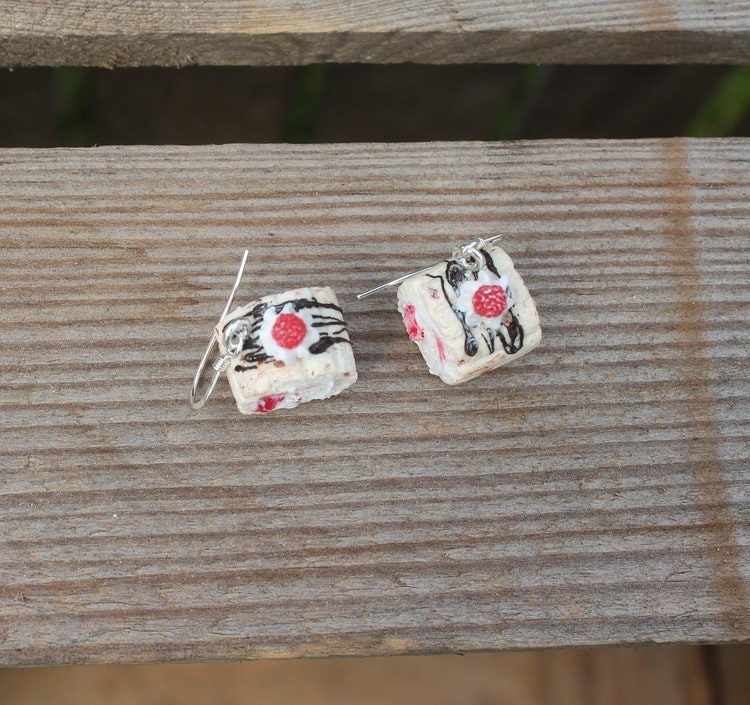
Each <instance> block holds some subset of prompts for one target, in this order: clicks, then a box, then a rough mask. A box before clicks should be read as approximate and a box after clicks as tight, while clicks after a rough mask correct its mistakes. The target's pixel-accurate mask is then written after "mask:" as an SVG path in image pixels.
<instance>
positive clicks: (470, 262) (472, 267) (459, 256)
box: [453, 238, 485, 272]
mask: <svg viewBox="0 0 750 705" xmlns="http://www.w3.org/2000/svg"><path fill="white" fill-rule="evenodd" d="M484 245H485V242H484V240H483V239H482V238H477V239H476V240H473V241H472V242H469V243H467V244H466V245H462V246H461V247H459V248H458V249H457V250H456V251H455V252H454V253H453V259H454V260H455V261H456V262H457V263H458V265H459V266H460V267H462V268H463V269H465V270H467V271H469V272H478V271H479V270H480V269H481V268H482V267H484V265H485V259H484V254H483V253H482V248H483V247H484Z"/></svg>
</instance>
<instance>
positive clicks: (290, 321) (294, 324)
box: [271, 313, 307, 350]
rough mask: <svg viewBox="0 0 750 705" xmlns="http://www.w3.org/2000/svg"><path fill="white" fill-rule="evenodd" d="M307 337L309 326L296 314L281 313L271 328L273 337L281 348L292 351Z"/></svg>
mask: <svg viewBox="0 0 750 705" xmlns="http://www.w3.org/2000/svg"><path fill="white" fill-rule="evenodd" d="M306 335H307V324H306V323H305V322H304V321H303V320H302V319H301V318H300V317H299V316H297V315H296V314H294V313H280V314H279V315H278V316H277V317H276V320H275V321H274V324H273V327H272V328H271V337H272V338H273V339H274V341H275V342H276V344H277V345H278V346H279V347H282V348H286V349H287V350H292V349H293V348H296V347H297V346H298V345H299V344H300V343H301V342H302V341H303V340H304V339H305V336H306Z"/></svg>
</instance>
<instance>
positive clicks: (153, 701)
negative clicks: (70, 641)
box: [0, 646, 748, 705]
mask: <svg viewBox="0 0 750 705" xmlns="http://www.w3.org/2000/svg"><path fill="white" fill-rule="evenodd" d="M721 648H725V649H730V648H734V649H737V648H741V647H736V646H733V647H721ZM702 650H703V649H702V647H699V646H652V647H639V648H628V649H562V650H556V649H553V650H549V651H518V652H509V653H492V654H466V655H464V656H455V655H444V656H384V657H372V658H358V659H351V658H346V659H343V658H342V659H336V658H330V659H285V660H278V659H277V660H270V659H269V660H265V661H244V662H240V663H199V664H196V663H193V664H163V665H158V666H154V665H148V666H143V665H138V666H132V665H130V666H78V667H76V668H70V667H68V666H59V667H56V668H54V667H53V668H3V669H0V698H2V702H3V705H49V703H51V702H54V703H55V704H56V705H101V703H104V702H106V703H108V705H133V703H138V705H164V703H180V704H181V705H205V704H206V703H232V705H278V704H279V703H296V705H330V704H331V703H357V704H358V705H382V704H383V703H389V705H455V704H456V703H482V705H551V703H554V705H581V703H596V705H720V703H723V702H724V701H721V700H717V699H715V698H714V697H713V692H712V685H711V681H710V677H709V673H708V670H707V668H706V663H705V659H704V658H703V654H702ZM745 663H747V661H745ZM745 670H746V669H745ZM250 684H251V685H250ZM747 692H748V691H747V690H738V691H737V696H738V697H739V698H741V699H738V700H736V701H731V705H746V700H747V698H746V696H747ZM727 703H728V705H729V704H730V701H727Z"/></svg>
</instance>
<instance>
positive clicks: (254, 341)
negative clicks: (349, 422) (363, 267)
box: [216, 287, 357, 414]
mask: <svg viewBox="0 0 750 705" xmlns="http://www.w3.org/2000/svg"><path fill="white" fill-rule="evenodd" d="M238 327H241V328H242V330H243V333H244V334H243V338H244V341H243V342H242V349H241V351H240V352H239V354H238V355H233V356H232V359H231V363H230V364H229V366H228V367H227V369H226V374H227V378H228V379H229V385H230V386H231V388H232V392H233V394H234V397H235V399H236V400H237V408H238V409H239V410H240V411H241V412H242V413H243V414H255V413H260V414H263V413H267V412H269V411H273V410H274V409H291V408H293V407H295V406H297V405H298V404H302V403H304V402H307V401H312V400H313V399H326V398H328V397H331V396H334V395H336V394H340V393H341V392H342V391H343V390H344V389H346V388H347V387H349V386H351V385H352V384H354V382H356V381H357V370H356V367H355V364H354V355H353V353H352V346H351V343H350V341H349V332H348V330H347V325H346V322H345V321H344V319H343V316H342V312H341V307H340V306H339V302H338V300H337V299H336V295H335V294H334V293H333V290H332V289H330V288H329V287H313V288H303V289H294V290H292V291H286V292H283V293H281V294H273V295H271V296H264V297H263V298H261V299H258V300H257V301H253V302H252V303H249V304H245V305H244V306H240V307H238V308H236V309H234V310H233V311H231V312H230V313H229V314H227V315H226V316H225V317H224V318H223V319H222V320H221V321H219V323H218V324H217V326H216V333H217V336H218V341H219V351H220V353H221V354H222V355H226V354H227V353H228V344H227V339H228V338H230V337H231V336H228V335H225V332H229V331H231V330H234V329H237V328H238Z"/></svg>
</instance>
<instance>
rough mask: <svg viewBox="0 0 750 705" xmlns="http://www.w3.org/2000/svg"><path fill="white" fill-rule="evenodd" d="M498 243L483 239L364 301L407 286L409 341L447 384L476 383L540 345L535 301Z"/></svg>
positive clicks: (404, 305)
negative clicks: (392, 289) (396, 286)
mask: <svg viewBox="0 0 750 705" xmlns="http://www.w3.org/2000/svg"><path fill="white" fill-rule="evenodd" d="M496 239H499V237H495V238H489V239H487V240H482V239H477V240H475V241H474V242H470V243H468V244H467V245H463V246H462V247H460V248H458V249H457V250H456V251H455V252H454V253H453V255H452V256H451V259H449V260H447V261H443V262H440V263H439V264H435V265H431V266H429V267H425V268H424V269H421V270H419V271H418V272H413V273H411V274H407V275H405V276H403V277H399V278H398V279H395V280H394V281H392V282H388V283H387V284H383V285H381V286H379V287H376V288H375V289H371V290H369V291H366V292H364V293H362V294H359V298H364V297H365V296H369V295H370V294H373V293H375V292H376V291H380V290H381V289H384V288H386V287H389V286H394V285H396V284H401V286H400V287H399V289H398V310H399V312H400V313H401V315H402V317H403V319H404V325H405V326H406V331H407V333H408V335H409V338H410V339H411V340H412V341H414V342H415V343H416V344H417V347H418V348H419V350H420V352H421V353H422V356H423V357H424V359H425V361H426V362H427V367H428V368H429V371H430V372H431V373H432V374H434V375H437V376H438V377H440V379H442V380H443V381H444V382H446V383H447V384H459V383H460V382H465V381H467V380H470V379H474V378H475V377H478V376H479V375H481V374H484V373H485V372H489V371H490V370H493V369H495V368H496V367H500V366H501V365H505V364H507V363H509V362H512V361H513V360H516V359H517V358H519V357H521V356H523V355H525V354H526V353H528V352H530V351H531V350H533V349H534V348H535V347H536V346H537V345H539V343H540V342H541V339H542V331H541V327H540V325H539V314H538V313H537V310H536V306H535V305H534V300H533V299H532V298H531V295H530V294H529V291H528V289H527V288H526V285H525V284H524V282H523V279H522V278H521V276H520V275H519V274H518V272H517V271H516V270H515V268H514V267H513V261H512V260H511V258H510V257H509V256H508V254H507V253H506V252H505V251H504V250H503V249H501V248H500V247H498V246H497V245H493V244H492V241H493V240H496Z"/></svg>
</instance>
